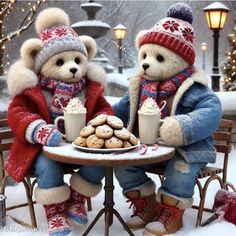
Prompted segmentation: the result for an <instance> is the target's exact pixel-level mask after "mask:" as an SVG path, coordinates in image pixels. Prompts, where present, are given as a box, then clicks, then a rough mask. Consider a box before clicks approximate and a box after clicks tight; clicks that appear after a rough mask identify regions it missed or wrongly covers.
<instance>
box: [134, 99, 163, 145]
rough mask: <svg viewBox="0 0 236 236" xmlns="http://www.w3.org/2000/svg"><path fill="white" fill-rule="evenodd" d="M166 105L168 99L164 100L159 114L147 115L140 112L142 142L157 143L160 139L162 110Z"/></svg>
mask: <svg viewBox="0 0 236 236" xmlns="http://www.w3.org/2000/svg"><path fill="white" fill-rule="evenodd" d="M165 105H166V101H163V102H162V106H161V107H160V112H159V113H158V114H153V115H149V114H148V115H146V114H142V113H141V114H140V113H138V128H139V138H140V143H143V144H155V143H157V142H158V141H159V129H160V125H161V123H162V122H163V120H162V119H161V111H162V110H163V108H164V107H165Z"/></svg>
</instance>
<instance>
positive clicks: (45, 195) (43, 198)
mask: <svg viewBox="0 0 236 236" xmlns="http://www.w3.org/2000/svg"><path fill="white" fill-rule="evenodd" d="M34 196H35V200H36V202H37V203H41V204H43V205H50V204H57V203H61V202H64V201H66V200H67V199H69V197H70V188H69V186H68V185H67V184H64V185H62V186H59V187H54V188H47V189H44V188H39V187H37V188H36V189H35V190H34Z"/></svg>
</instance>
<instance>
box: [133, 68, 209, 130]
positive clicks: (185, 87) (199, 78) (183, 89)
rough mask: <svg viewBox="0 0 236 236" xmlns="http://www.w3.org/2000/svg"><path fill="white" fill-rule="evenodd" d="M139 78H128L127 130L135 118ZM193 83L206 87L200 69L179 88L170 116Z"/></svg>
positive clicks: (205, 81) (204, 77)
mask: <svg viewBox="0 0 236 236" xmlns="http://www.w3.org/2000/svg"><path fill="white" fill-rule="evenodd" d="M140 79H141V78H140V76H134V77H131V78H129V81H130V86H129V94H130V122H129V126H128V129H131V127H133V125H134V121H135V117H136V112H137V109H138V101H139V93H140V85H141V84H140ZM194 83H199V84H202V85H204V86H207V85H208V81H207V78H206V76H205V74H204V72H203V71H202V70H201V69H196V72H195V73H193V74H192V76H191V77H189V78H187V79H186V80H185V81H184V82H183V83H182V85H181V86H180V87H179V89H178V90H177V92H176V94H175V96H174V99H173V103H172V107H171V112H170V115H171V116H172V115H174V114H175V111H176V108H177V105H178V103H179V101H180V99H181V97H182V96H183V94H184V93H185V92H186V91H187V90H188V89H189V88H190V87H191V86H192V85H193V84H194Z"/></svg>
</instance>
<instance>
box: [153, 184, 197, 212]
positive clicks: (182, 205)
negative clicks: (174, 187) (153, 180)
mask: <svg viewBox="0 0 236 236" xmlns="http://www.w3.org/2000/svg"><path fill="white" fill-rule="evenodd" d="M161 195H167V196H169V197H171V198H174V199H176V200H177V201H179V202H178V204H177V206H176V207H177V208H179V209H180V210H185V209H187V208H190V207H192V204H193V198H183V197H178V196H176V195H174V194H171V193H169V192H167V191H166V190H164V189H163V188H159V189H158V191H157V195H156V200H157V202H159V203H161Z"/></svg>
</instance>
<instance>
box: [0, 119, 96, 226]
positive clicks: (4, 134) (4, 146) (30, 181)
mask: <svg viewBox="0 0 236 236" xmlns="http://www.w3.org/2000/svg"><path fill="white" fill-rule="evenodd" d="M13 140H14V134H13V132H12V130H11V129H10V128H9V126H8V122H7V119H0V194H5V187H6V182H7V178H8V177H9V175H8V173H7V172H6V171H5V170H4V155H5V156H6V155H7V153H8V152H9V150H10V147H11V145H12V143H13ZM72 171H73V170H71V169H70V170H69V169H68V170H65V174H71V172H72ZM36 182H37V180H36V178H35V176H34V174H33V173H28V174H27V176H26V177H25V178H24V179H23V180H22V183H23V185H24V188H25V193H26V198H27V202H26V203H22V204H17V205H13V206H7V207H6V211H9V210H13V209H16V208H19V207H26V206H28V208H29V213H30V219H31V224H27V223H25V222H23V221H22V220H20V219H17V218H15V217H12V219H13V220H14V221H16V222H17V223H19V224H22V225H24V226H27V227H33V228H37V222H36V217H35V210H34V204H35V201H33V190H34V186H35V184H36ZM9 198H10V196H9ZM87 208H88V211H91V210H92V203H91V198H88V199H87Z"/></svg>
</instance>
